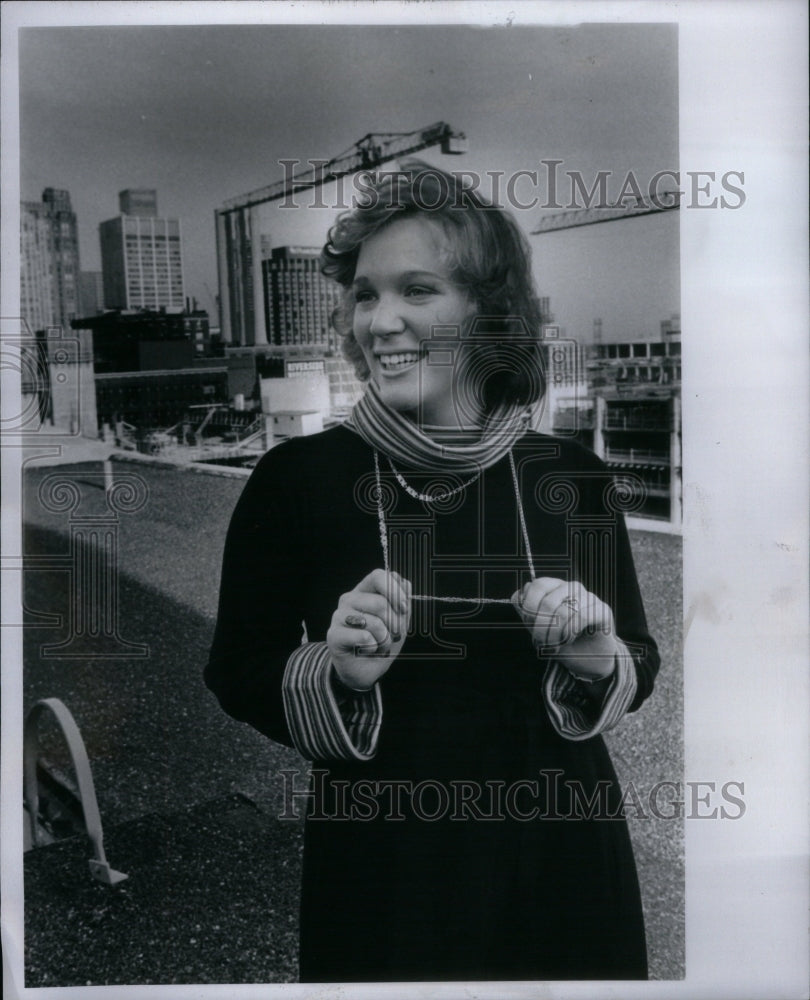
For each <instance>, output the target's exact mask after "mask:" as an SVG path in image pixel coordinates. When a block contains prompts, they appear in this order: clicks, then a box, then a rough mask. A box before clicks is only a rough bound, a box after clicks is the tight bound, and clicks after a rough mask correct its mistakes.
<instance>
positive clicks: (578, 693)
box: [543, 640, 637, 740]
mask: <svg viewBox="0 0 810 1000" xmlns="http://www.w3.org/2000/svg"><path fill="white" fill-rule="evenodd" d="M617 641H618V645H619V649H618V651H617V653H616V669H615V671H614V672H613V675H612V677H611V682H610V687H609V688H608V690H607V692H606V693H605V697H604V699H603V701H602V705H601V709H600V712H599V718H598V719H597V720H596V722H594V721H593V718H592V715H589V713H588V712H587V707H588V705H589V701H588V697H587V695H585V694H584V692H583V687H584V684H583V682H582V681H578V680H577V679H576V678H575V677H574V676H572V674H570V673H569V672H568V670H567V669H566V668H565V667H564V666H563V665H562V664H561V663H558V662H552V663H551V664H550V665H549V668H548V670H547V671H546V676H545V678H544V679H543V695H544V697H545V702H546V708H547V710H548V714H549V718H550V719H551V724H552V725H553V726H554V728H555V729H556V730H557V732H558V733H559V734H560V736H564V737H565V738H566V739H567V740H588V739H590V738H591V737H592V736H596V735H597V734H599V733H603V732H607V731H608V730H609V729H612V728H613V727H614V726H615V725H616V724H617V723H618V722H619V721H620V720H621V718H622V717H623V716H624V714H625V712H626V711H627V709H628V708H629V707H630V703H631V702H632V700H633V698H634V697H635V694H636V686H637V681H636V667H635V664H634V663H633V657H632V656H631V655H630V653H629V652H628V649H627V647H626V646H625V645H624V643H623V642H621V641H620V640H617Z"/></svg>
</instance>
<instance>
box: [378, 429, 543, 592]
mask: <svg viewBox="0 0 810 1000" xmlns="http://www.w3.org/2000/svg"><path fill="white" fill-rule="evenodd" d="M389 461H390V459H389ZM509 467H510V468H511V470H512V485H513V487H514V490H515V500H516V501H517V509H518V517H519V519H520V528H521V531H522V532H523V542H524V544H525V546H526V558H527V560H528V563H529V575H530V576H531V578H532V580H534V579H536V575H535V571H534V561H533V559H532V550H531V547H530V545H529V532H528V530H527V528H526V516H525V514H524V513H523V503H522V501H521V499H520V488H519V486H518V478H517V470H516V469H515V459H514V457H513V455H512V452H511V451H510V452H509ZM391 471H392V472H393V473H394V475H395V476H396V477H397V482H399V483H400V485H401V486H402V487H403V489H405V490H406V491H407V492H408V493H409V494H410V495H411V496H414V497H416V499H418V500H438V499H446V497H450V496H453V495H454V494H455V493H460V492H461V490H463V489H464V488H465V487H466V486H469V485H470V483H473V482H475V480H476V479H478V476H480V475H481V473H480V472H479V473H478V475H476V476H474V477H473V478H472V479H471V480H469V482H467V483H464V484H463V485H462V486H459V487H458V488H457V489H455V490H453V492H452V493H447V494H444V495H442V496H441V497H422V496H420V495H419V494H418V493H417V492H416V490H412V489H411V488H410V487H408V485H407V484H406V483H405V482H404V481H403V480H402V479H401V477H400V476H399V475H397V472H396V469H394V466H393V463H392V464H391ZM374 475H375V477H376V481H377V483H376V485H377V521H378V523H379V526H380V545H381V546H382V551H383V565H384V567H385V570H386V572H388V529H387V527H386V524H385V512H384V511H383V502H382V498H383V492H382V481H381V478H380V457H379V454H378V453H377V451H376V449H375V451H374ZM411 600H412V601H444V602H445V603H450V604H511V603H512V601H511V599H510V598H508V597H433V596H431V595H429V594H413V595H411Z"/></svg>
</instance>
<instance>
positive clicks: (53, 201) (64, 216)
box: [20, 188, 80, 331]
mask: <svg viewBox="0 0 810 1000" xmlns="http://www.w3.org/2000/svg"><path fill="white" fill-rule="evenodd" d="M20 207H21V212H20V243H21V246H20V251H21V258H20V264H21V266H20V304H21V310H22V317H23V319H24V320H25V322H26V323H27V324H28V326H29V328H30V329H31V330H32V331H35V330H44V329H46V328H48V327H53V326H61V327H62V328H63V329H66V328H67V327H68V326H69V324H70V321H71V320H72V319H74V318H75V317H76V316H77V315H78V314H79V312H80V308H79V237H78V230H77V226H76V213H75V212H74V211H73V209H72V206H71V203H70V193H69V192H68V191H63V190H59V189H57V188H45V190H44V191H43V193H42V201H41V202H31V201H28V202H22V204H21V206H20Z"/></svg>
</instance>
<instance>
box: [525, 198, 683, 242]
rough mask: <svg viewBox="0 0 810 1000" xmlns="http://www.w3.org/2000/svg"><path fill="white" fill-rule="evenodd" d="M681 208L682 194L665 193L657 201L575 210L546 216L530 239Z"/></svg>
mask: <svg viewBox="0 0 810 1000" xmlns="http://www.w3.org/2000/svg"><path fill="white" fill-rule="evenodd" d="M680 207H681V194H680V191H665V192H662V193H661V194H659V195H657V196H656V198H655V200H654V201H653V200H652V199H649V200H648V199H646V198H640V197H638V196H637V195H634V196H633V198H632V201H630V200H629V199H628V201H627V202H626V203H625V204H616V205H604V206H601V207H600V206H594V207H593V208H575V209H570V210H568V211H565V212H554V214H553V215H546V216H544V217H543V218H542V219H541V220H540V222H539V223H538V224H537V228H536V229H533V230H532V232H531V235H532V236H538V235H539V234H540V233H551V232H554V231H556V230H558V229H573V228H575V227H576V226H594V225H596V224H597V223H598V222H616V221H617V220H619V219H632V218H636V217H638V216H639V215H654V214H657V213H659V212H673V211H676V210H677V209H679V208H680Z"/></svg>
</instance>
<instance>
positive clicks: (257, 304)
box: [215, 206, 267, 347]
mask: <svg viewBox="0 0 810 1000" xmlns="http://www.w3.org/2000/svg"><path fill="white" fill-rule="evenodd" d="M259 212H260V209H259V207H258V206H256V207H253V208H247V209H243V210H240V211H234V212H224V211H217V212H216V213H215V221H216V233H217V271H218V275H219V319H220V329H221V333H222V339H223V341H224V342H225V343H226V344H231V345H234V346H240V347H254V346H258V345H263V344H266V343H267V327H266V323H265V305H264V287H263V281H262V246H263V245H264V246H266V244H267V240H266V238H262V237H261V235H260V226H261V219H260V215H259Z"/></svg>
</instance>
